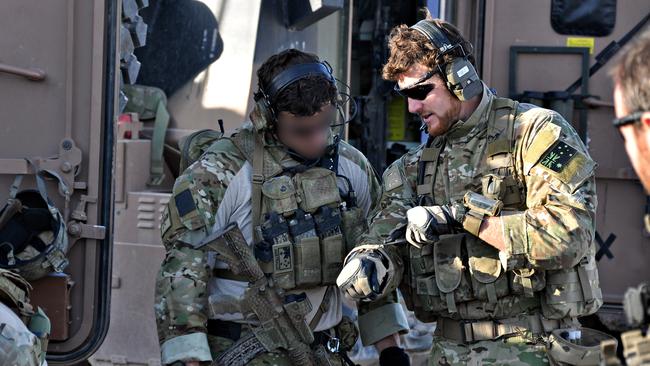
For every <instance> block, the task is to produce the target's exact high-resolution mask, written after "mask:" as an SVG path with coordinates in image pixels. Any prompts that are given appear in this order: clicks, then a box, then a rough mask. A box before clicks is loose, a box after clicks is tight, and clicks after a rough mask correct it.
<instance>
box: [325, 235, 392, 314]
mask: <svg viewBox="0 0 650 366" xmlns="http://www.w3.org/2000/svg"><path fill="white" fill-rule="evenodd" d="M394 267H395V265H394V264H392V263H391V262H390V260H389V258H388V256H387V255H386V253H385V252H384V251H383V249H381V246H379V245H364V246H360V247H357V248H354V249H353V250H352V251H351V252H350V254H348V257H347V258H346V259H345V265H344V266H343V269H342V270H341V273H340V274H339V276H338V278H337V279H336V284H337V286H338V287H339V288H340V289H341V291H343V293H344V294H345V295H346V296H347V297H349V298H351V299H353V300H356V301H359V300H363V301H372V300H376V299H378V298H380V297H383V296H384V295H386V294H387V293H389V292H391V291H393V290H394V289H395V286H396V285H394V283H397V284H398V283H399V279H397V281H395V280H396V279H395V278H394V277H395V269H394Z"/></svg>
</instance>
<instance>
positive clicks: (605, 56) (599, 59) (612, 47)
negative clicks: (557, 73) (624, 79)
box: [566, 14, 650, 94]
mask: <svg viewBox="0 0 650 366" xmlns="http://www.w3.org/2000/svg"><path fill="white" fill-rule="evenodd" d="M648 20H650V14H648V15H646V16H645V17H643V19H641V21H640V22H638V23H637V24H636V25H635V26H634V27H633V28H632V29H630V31H629V32H627V33H625V35H624V36H623V37H621V39H619V40H618V41H612V42H611V43H610V44H608V45H607V47H605V49H603V50H602V51H600V52H599V53H598V54H597V55H596V57H595V59H596V63H595V64H594V65H593V66H591V68H589V77H591V76H593V75H594V74H595V73H596V72H598V70H600V69H601V68H602V67H603V66H605V64H606V63H607V62H609V60H611V59H612V57H614V55H616V53H618V51H620V50H621V48H623V46H625V44H626V43H627V42H629V41H630V39H632V37H634V35H635V34H637V33H638V32H639V31H640V30H641V29H642V28H643V27H644V26H645V24H646V23H647V22H648ZM580 86H582V77H580V78H578V80H576V81H574V82H573V84H571V86H569V87H568V88H567V89H566V91H567V92H569V93H570V94H573V93H574V92H575V91H576V90H578V88H579V87H580Z"/></svg>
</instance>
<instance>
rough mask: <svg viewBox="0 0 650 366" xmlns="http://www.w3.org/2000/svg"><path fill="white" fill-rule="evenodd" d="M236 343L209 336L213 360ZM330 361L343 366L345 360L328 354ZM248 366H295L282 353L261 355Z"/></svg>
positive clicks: (336, 365)
mask: <svg viewBox="0 0 650 366" xmlns="http://www.w3.org/2000/svg"><path fill="white" fill-rule="evenodd" d="M233 343H235V342H234V341H233V340H231V339H229V338H224V337H218V336H214V335H208V344H209V345H210V353H211V354H212V359H213V360H215V359H216V358H217V357H219V355H220V354H221V353H222V352H224V351H226V350H228V349H229V348H230V346H232V345H233ZM328 356H329V361H330V364H331V365H332V366H343V365H345V364H344V363H343V360H342V359H341V357H340V356H339V355H336V354H332V353H328ZM247 365H251V366H293V364H292V363H291V360H289V357H288V356H287V355H286V354H285V353H284V352H281V351H276V352H268V353H261V354H259V355H258V356H257V357H255V358H254V359H253V360H251V361H250V362H249V363H248V364H247Z"/></svg>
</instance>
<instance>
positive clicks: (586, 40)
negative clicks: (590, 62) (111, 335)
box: [566, 37, 595, 55]
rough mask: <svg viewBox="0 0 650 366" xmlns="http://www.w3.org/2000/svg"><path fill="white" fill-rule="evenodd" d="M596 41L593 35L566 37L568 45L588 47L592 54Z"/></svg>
mask: <svg viewBox="0 0 650 366" xmlns="http://www.w3.org/2000/svg"><path fill="white" fill-rule="evenodd" d="M594 42H595V40H594V38H592V37H568V38H567V39H566V45H567V47H587V48H589V54H590V55H591V54H593V53H594Z"/></svg>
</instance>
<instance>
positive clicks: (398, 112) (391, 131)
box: [388, 98, 406, 141]
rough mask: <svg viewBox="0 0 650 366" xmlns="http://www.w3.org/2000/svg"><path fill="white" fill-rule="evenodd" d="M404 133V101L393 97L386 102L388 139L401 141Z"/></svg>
mask: <svg viewBox="0 0 650 366" xmlns="http://www.w3.org/2000/svg"><path fill="white" fill-rule="evenodd" d="M405 134H406V103H405V102H404V99H403V98H393V100H391V101H390V103H389V104H388V140H390V141H403V140H404V139H405Z"/></svg>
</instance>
